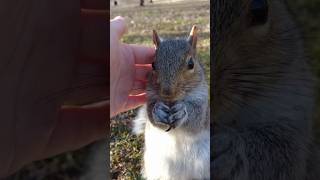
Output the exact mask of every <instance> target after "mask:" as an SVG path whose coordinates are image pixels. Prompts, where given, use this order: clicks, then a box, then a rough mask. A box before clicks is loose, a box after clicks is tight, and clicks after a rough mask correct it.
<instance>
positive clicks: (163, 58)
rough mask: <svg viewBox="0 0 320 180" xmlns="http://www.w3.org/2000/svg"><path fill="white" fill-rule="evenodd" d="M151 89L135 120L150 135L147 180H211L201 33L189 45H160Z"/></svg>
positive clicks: (194, 30)
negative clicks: (199, 44) (198, 51)
mask: <svg viewBox="0 0 320 180" xmlns="http://www.w3.org/2000/svg"><path fill="white" fill-rule="evenodd" d="M153 42H154V45H155V48H156V55H155V60H154V63H153V64H152V67H153V71H152V73H151V74H150V76H149V80H148V87H147V104H146V105H145V106H143V107H142V108H141V109H140V111H139V113H138V116H137V118H136V119H135V120H134V132H135V133H136V134H140V133H143V132H144V137H145V148H144V159H143V162H144V166H143V176H144V178H146V179H147V180H177V179H183V180H188V179H209V178H210V122H209V121H210V119H209V104H208V103H209V99H208V96H209V92H208V85H207V82H206V79H205V75H204V69H203V67H202V66H201V64H200V62H199V60H198V57H197V56H196V44H197V28H196V26H193V28H192V30H191V32H190V36H189V37H188V38H187V39H183V38H180V39H166V40H160V38H159V37H158V35H157V33H156V31H153Z"/></svg>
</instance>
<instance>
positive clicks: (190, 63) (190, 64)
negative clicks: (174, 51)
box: [188, 58, 194, 69]
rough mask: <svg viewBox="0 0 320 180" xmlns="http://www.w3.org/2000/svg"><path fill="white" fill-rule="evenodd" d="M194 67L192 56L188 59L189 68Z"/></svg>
mask: <svg viewBox="0 0 320 180" xmlns="http://www.w3.org/2000/svg"><path fill="white" fill-rule="evenodd" d="M193 67H194V62H193V59H192V58H190V59H189V61H188V69H193Z"/></svg>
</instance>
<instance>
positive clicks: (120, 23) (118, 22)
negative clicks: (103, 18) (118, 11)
mask: <svg viewBox="0 0 320 180" xmlns="http://www.w3.org/2000/svg"><path fill="white" fill-rule="evenodd" d="M125 32H127V26H126V23H125V19H124V18H123V17H121V16H117V17H115V18H114V19H112V20H110V34H111V37H112V36H116V37H117V38H118V39H120V38H121V37H122V36H123V34H124V33H125Z"/></svg>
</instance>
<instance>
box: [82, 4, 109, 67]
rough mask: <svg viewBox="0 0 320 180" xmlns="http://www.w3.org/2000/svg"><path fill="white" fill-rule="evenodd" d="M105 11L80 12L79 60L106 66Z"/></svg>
mask: <svg viewBox="0 0 320 180" xmlns="http://www.w3.org/2000/svg"><path fill="white" fill-rule="evenodd" d="M106 14H107V12H106V11H96V10H81V41H80V51H81V52H80V60H81V61H82V62H101V63H104V64H107V63H106V62H107V54H108V52H107V50H108V45H109V42H108V34H107V31H108V29H109V27H108V24H109V23H108V22H107V17H106Z"/></svg>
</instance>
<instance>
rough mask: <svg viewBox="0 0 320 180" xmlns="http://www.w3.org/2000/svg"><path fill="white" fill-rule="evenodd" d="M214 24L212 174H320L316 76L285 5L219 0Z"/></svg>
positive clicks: (298, 178)
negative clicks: (315, 123) (315, 126)
mask: <svg viewBox="0 0 320 180" xmlns="http://www.w3.org/2000/svg"><path fill="white" fill-rule="evenodd" d="M210 21H211V22H210V24H211V29H210V31H211V40H212V41H211V42H212V44H211V55H212V56H211V69H210V70H211V77H212V78H211V80H212V82H211V84H212V85H213V86H212V87H213V88H212V89H211V92H210V93H211V94H210V95H211V98H212V104H211V106H212V107H213V108H211V109H212V114H211V130H212V136H211V139H210V140H211V146H210V148H211V149H212V152H211V153H212V154H211V157H212V159H211V162H210V163H211V164H210V168H211V170H210V171H211V173H212V174H211V177H212V178H213V179H214V180H316V179H319V177H320V176H319V170H320V169H319V168H318V167H317V166H318V165H319V162H320V161H319V159H318V148H317V147H316V146H315V144H314V142H313V135H312V134H313V132H312V119H313V117H312V116H313V111H314V104H315V102H314V101H315V97H316V96H315V91H314V86H315V85H314V82H315V78H314V76H313V75H312V71H311V69H310V65H309V63H308V58H307V56H306V54H305V52H304V45H303V39H302V36H301V33H300V31H299V28H298V26H297V23H296V22H295V21H294V19H293V17H292V15H291V13H290V10H289V8H288V6H287V4H286V2H285V1H284V0H214V1H211V19H210ZM317 173H318V174H317Z"/></svg>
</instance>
